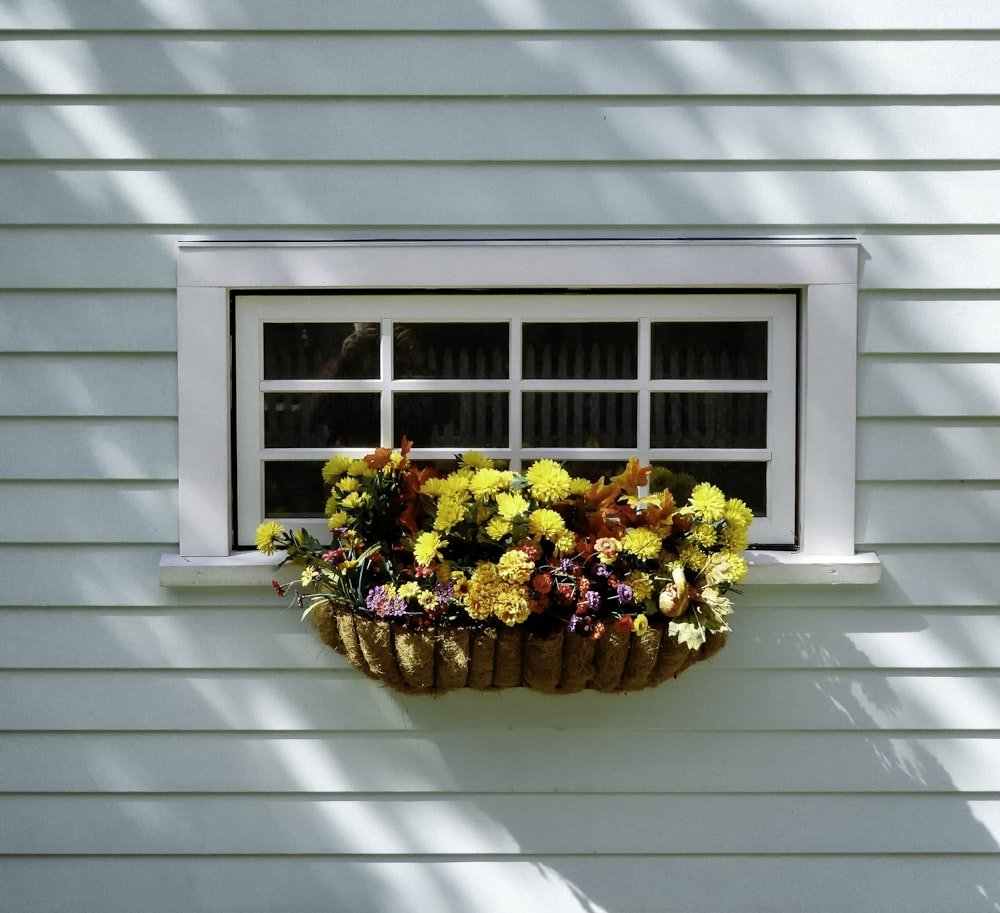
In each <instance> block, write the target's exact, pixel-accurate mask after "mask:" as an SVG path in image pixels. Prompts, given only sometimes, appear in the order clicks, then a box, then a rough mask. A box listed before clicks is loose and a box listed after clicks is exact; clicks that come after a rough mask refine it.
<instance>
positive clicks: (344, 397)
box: [264, 393, 380, 447]
mask: <svg viewBox="0 0 1000 913" xmlns="http://www.w3.org/2000/svg"><path fill="white" fill-rule="evenodd" d="M379 399H380V397H379V394H378V393H265V394H264V446H265V447H375V446H377V445H378V440H379V427H380V419H379Z"/></svg>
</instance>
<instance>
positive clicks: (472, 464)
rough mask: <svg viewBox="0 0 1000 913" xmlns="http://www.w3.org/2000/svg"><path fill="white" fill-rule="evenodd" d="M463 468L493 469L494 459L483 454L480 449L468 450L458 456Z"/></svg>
mask: <svg viewBox="0 0 1000 913" xmlns="http://www.w3.org/2000/svg"><path fill="white" fill-rule="evenodd" d="M458 465H459V466H461V467H462V469H492V468H493V460H491V459H490V458H489V457H487V456H483V455H482V454H481V453H480V452H479V451H478V450H467V451H466V452H465V453H463V454H462V455H461V456H460V457H459V458H458Z"/></svg>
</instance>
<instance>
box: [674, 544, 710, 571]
mask: <svg viewBox="0 0 1000 913" xmlns="http://www.w3.org/2000/svg"><path fill="white" fill-rule="evenodd" d="M677 551H678V554H677V557H678V558H679V559H680V560H681V561H682V562H683V563H684V566H685V567H689V568H691V570H693V571H699V570H701V569H702V568H703V567H704V566H705V559H706V557H707V556H706V555H705V553H704V552H703V551H702V550H701V549H700V548H698V546H697V545H692V544H689V545H682V546H681V547H680V548H679V549H678V550H677Z"/></svg>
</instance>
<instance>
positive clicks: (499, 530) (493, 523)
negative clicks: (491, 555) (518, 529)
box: [486, 517, 513, 542]
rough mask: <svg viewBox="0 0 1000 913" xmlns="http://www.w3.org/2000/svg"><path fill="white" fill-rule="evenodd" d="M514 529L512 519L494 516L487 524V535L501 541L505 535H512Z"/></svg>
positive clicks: (495, 540)
mask: <svg viewBox="0 0 1000 913" xmlns="http://www.w3.org/2000/svg"><path fill="white" fill-rule="evenodd" d="M512 529H513V524H512V523H511V522H510V520H505V519H504V518H503V517H493V518H492V519H491V520H490V521H489V522H488V523H487V524H486V535H487V536H489V537H490V538H491V539H492V540H493V541H494V542H499V541H500V540H501V539H502V538H503V537H504V536H508V535H510V531H511V530H512Z"/></svg>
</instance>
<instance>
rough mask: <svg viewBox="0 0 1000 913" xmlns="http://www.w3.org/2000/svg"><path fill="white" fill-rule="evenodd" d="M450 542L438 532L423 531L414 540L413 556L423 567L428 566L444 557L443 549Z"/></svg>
mask: <svg viewBox="0 0 1000 913" xmlns="http://www.w3.org/2000/svg"><path fill="white" fill-rule="evenodd" d="M447 544H448V540H447V539H444V538H442V537H441V536H440V535H438V534H437V533H436V532H423V533H421V534H420V535H419V536H417V538H416V539H415V540H414V543H413V558H414V560H415V561H416V562H417V564H419V565H421V566H422V567H428V566H430V565H431V564H433V563H434V562H435V561H440V560H441V558H442V555H441V549H443V548H444V547H445V546H446V545H447Z"/></svg>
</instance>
